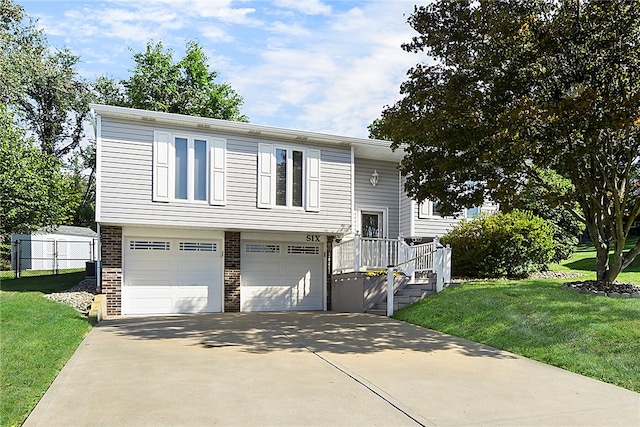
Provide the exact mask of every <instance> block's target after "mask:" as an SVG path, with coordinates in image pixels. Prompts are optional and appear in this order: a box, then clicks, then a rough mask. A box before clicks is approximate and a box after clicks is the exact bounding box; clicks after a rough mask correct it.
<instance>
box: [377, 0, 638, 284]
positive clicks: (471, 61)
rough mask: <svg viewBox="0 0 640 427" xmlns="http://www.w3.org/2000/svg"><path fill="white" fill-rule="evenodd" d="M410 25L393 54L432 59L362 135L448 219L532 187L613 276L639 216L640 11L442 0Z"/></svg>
mask: <svg viewBox="0 0 640 427" xmlns="http://www.w3.org/2000/svg"><path fill="white" fill-rule="evenodd" d="M408 22H409V24H410V25H411V26H412V27H413V28H414V29H415V30H416V31H417V32H418V35H417V36H415V37H414V38H413V39H412V41H411V42H410V43H407V44H405V45H403V49H405V50H406V51H407V52H413V53H421V52H424V53H426V54H427V55H428V56H429V57H431V58H433V59H434V60H435V61H434V60H431V61H426V62H424V63H420V64H418V65H416V66H415V67H413V68H412V69H410V70H409V72H408V80H407V81H406V82H404V83H403V85H402V86H401V94H402V95H403V97H402V99H401V100H399V101H398V102H397V103H396V104H395V105H393V106H388V107H386V108H385V110H384V111H383V114H382V121H381V123H378V124H376V126H375V127H374V129H373V130H374V131H375V133H374V136H378V137H387V138H390V139H392V140H393V141H394V143H393V146H394V148H397V147H399V146H401V145H402V146H404V147H405V149H406V151H407V156H406V157H405V159H404V160H403V162H402V164H401V172H402V174H403V175H404V176H406V179H407V180H406V182H407V184H406V189H407V191H408V193H409V194H410V195H411V196H412V197H414V198H416V199H418V200H423V199H427V198H429V199H436V200H439V201H441V202H442V208H441V210H442V211H443V212H444V213H452V212H455V211H457V210H459V209H460V208H461V207H463V206H472V205H479V204H480V202H481V201H482V199H483V198H484V197H486V196H491V197H492V198H493V199H494V200H497V201H502V200H508V199H509V198H511V197H512V195H513V194H514V193H518V192H520V191H522V189H523V187H524V186H525V185H537V186H541V187H543V188H544V189H545V191H546V192H547V196H548V198H550V199H551V198H552V199H553V200H554V206H562V207H563V209H565V210H566V211H567V212H569V213H571V215H573V216H574V217H575V218H576V219H578V220H579V221H580V222H581V223H583V224H584V225H585V226H586V228H587V231H588V232H589V235H590V237H591V239H592V241H593V243H594V244H595V247H596V252H597V260H596V270H597V278H598V280H599V281H601V282H612V281H614V280H615V279H616V277H617V276H618V274H619V273H620V271H621V270H622V269H624V268H625V267H627V266H628V265H629V264H630V263H631V262H632V261H633V260H634V259H635V257H636V256H637V255H638V253H640V243H638V244H637V245H636V246H634V247H633V248H631V249H630V250H628V251H626V252H625V251H624V245H625V243H626V240H627V236H628V234H629V230H630V228H631V224H632V223H633V220H635V219H637V218H638V217H639V215H640V188H639V187H638V186H637V185H636V184H637V183H638V181H639V180H640V170H639V169H640V137H639V136H640V135H639V131H640V2H636V1H628V0H609V1H598V0H576V1H561V2H558V1H555V0H531V1H518V2H498V1H489V0H481V1H470V0H467V1H458V0H455V1H454V0H441V1H438V2H435V3H433V4H431V5H429V6H422V7H416V8H415V10H414V13H413V14H412V15H411V16H410V17H409V19H408ZM425 59H426V58H425ZM547 173H555V174H557V175H559V176H560V177H562V178H564V179H566V180H568V181H569V182H570V183H571V186H569V187H567V186H560V187H558V186H554V185H553V184H550V183H549V182H547V181H545V175H546V174H547ZM576 204H577V206H579V208H580V209H576ZM610 252H612V254H611V255H612V256H611V261H610V260H609V254H610Z"/></svg>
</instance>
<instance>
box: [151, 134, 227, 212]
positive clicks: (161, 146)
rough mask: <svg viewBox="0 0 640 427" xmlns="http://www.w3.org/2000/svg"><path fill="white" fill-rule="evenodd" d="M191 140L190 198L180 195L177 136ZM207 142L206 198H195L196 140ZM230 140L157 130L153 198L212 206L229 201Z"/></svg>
mask: <svg viewBox="0 0 640 427" xmlns="http://www.w3.org/2000/svg"><path fill="white" fill-rule="evenodd" d="M177 138H182V139H186V140H187V198H186V199H179V198H176V175H175V174H176V157H175V156H176V139H177ZM196 140H198V141H204V142H205V170H206V172H205V199H204V200H197V199H196V198H195V182H196V177H195V175H194V174H195V141H196ZM226 143H227V140H226V139H223V138H215V137H210V136H205V135H201V134H193V133H188V132H165V131H154V144H153V183H152V186H153V193H152V195H153V197H152V200H153V201H154V202H184V203H196V204H197V203H201V204H210V205H225V204H226Z"/></svg>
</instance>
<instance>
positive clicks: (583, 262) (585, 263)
mask: <svg viewBox="0 0 640 427" xmlns="http://www.w3.org/2000/svg"><path fill="white" fill-rule="evenodd" d="M563 265H564V266H565V267H568V268H570V269H572V270H579V271H589V272H595V271H596V258H595V257H592V258H583V259H579V260H576V261H572V262H568V263H566V264H563ZM623 271H624V272H631V273H638V272H640V258H636V259H635V260H634V261H633V262H632V263H631V265H630V266H629V267H627V268H625V269H624V270H623Z"/></svg>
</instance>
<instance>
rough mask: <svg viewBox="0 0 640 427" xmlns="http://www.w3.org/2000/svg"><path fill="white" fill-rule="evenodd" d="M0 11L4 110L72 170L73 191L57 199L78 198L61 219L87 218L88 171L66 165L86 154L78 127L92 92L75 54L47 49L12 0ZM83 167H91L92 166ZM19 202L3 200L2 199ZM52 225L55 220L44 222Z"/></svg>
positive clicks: (90, 204) (89, 212) (4, 0)
mask: <svg viewBox="0 0 640 427" xmlns="http://www.w3.org/2000/svg"><path fill="white" fill-rule="evenodd" d="M0 12H1V15H0V16H1V18H0V25H1V29H2V31H1V32H0V43H1V45H0V75H2V77H3V78H2V79H1V80H2V81H1V82H0V96H1V97H2V101H3V104H4V105H5V106H6V108H7V114H10V115H11V117H12V118H17V122H15V121H13V120H12V121H11V122H10V123H11V125H13V126H20V127H22V128H24V129H27V130H28V131H29V135H30V136H33V137H34V139H35V141H36V142H37V144H38V145H39V146H40V150H41V151H42V152H43V153H44V154H45V157H48V156H52V157H54V158H55V159H56V160H57V162H56V164H57V165H58V166H59V167H60V168H66V169H68V170H69V171H70V172H73V173H74V174H75V175H73V176H72V177H69V174H68V173H67V174H66V175H65V177H68V178H70V179H72V180H73V181H74V182H75V185H74V186H68V187H67V189H68V190H69V191H72V192H77V194H75V193H74V194H68V195H67V196H65V197H63V198H62V199H61V200H74V201H78V200H79V201H80V202H81V203H80V204H78V203H75V202H73V203H71V205H73V206H77V207H78V211H77V212H76V213H75V215H74V216H73V217H70V218H67V219H66V220H65V223H69V222H72V223H74V224H77V225H81V224H82V225H84V224H88V223H92V222H93V210H92V207H93V199H94V193H92V192H90V191H87V189H90V188H92V179H93V173H91V174H90V175H89V176H88V177H87V176H85V175H84V172H83V171H81V170H79V169H78V168H75V169H74V165H73V164H67V162H68V161H69V160H71V159H73V158H75V157H76V156H78V155H80V156H84V157H87V156H85V155H84V153H83V151H84V150H85V149H84V148H83V147H81V145H80V143H81V141H83V140H84V138H85V135H84V129H83V127H84V122H85V120H86V117H87V114H88V111H89V107H88V104H89V101H90V100H91V96H92V94H91V92H90V91H89V90H88V85H87V83H86V82H85V81H84V80H83V79H81V78H80V77H79V76H78V74H77V71H76V67H77V64H78V62H79V58H78V57H77V56H75V55H73V54H72V53H71V52H70V51H69V50H67V49H64V50H53V49H51V48H50V46H49V44H48V42H47V39H46V37H45V36H44V35H43V34H42V32H41V31H40V30H38V29H36V28H35V25H34V23H33V21H32V20H30V19H28V17H27V16H26V15H25V14H24V10H23V8H22V7H21V6H19V5H16V4H15V3H14V2H13V1H10V0H0ZM87 158H90V157H87ZM27 165H35V163H27ZM27 165H25V167H26V166H27ZM76 165H77V163H76ZM84 166H85V167H87V168H89V169H90V170H93V169H92V167H93V166H94V165H93V164H91V163H85V164H84ZM38 170H40V171H42V170H43V169H38ZM32 172H33V171H32ZM21 202H23V201H21V200H12V199H9V200H6V203H7V204H13V203H16V204H19V203H21ZM46 204H47V203H46V202H44V205H45V206H46ZM54 217H55V216H54ZM56 224H59V223H51V224H48V225H56ZM36 225H37V224H36ZM10 231H14V230H10Z"/></svg>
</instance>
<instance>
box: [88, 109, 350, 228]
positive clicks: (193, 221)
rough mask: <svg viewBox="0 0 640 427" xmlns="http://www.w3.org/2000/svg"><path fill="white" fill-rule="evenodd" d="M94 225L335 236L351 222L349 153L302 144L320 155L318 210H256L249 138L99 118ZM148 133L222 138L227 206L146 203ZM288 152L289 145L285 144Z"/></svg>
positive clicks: (254, 146)
mask: <svg viewBox="0 0 640 427" xmlns="http://www.w3.org/2000/svg"><path fill="white" fill-rule="evenodd" d="M101 128H102V138H101V144H100V155H101V168H100V171H99V172H100V182H99V188H98V191H99V192H100V212H99V214H100V222H102V223H105V224H123V225H127V224H131V225H134V224H141V225H148V226H173V227H205V228H217V229H231V230H233V229H235V230H264V231H298V232H313V233H326V234H339V233H342V232H343V231H344V230H345V229H348V228H349V225H350V223H351V202H350V200H351V184H350V180H351V179H350V178H351V151H350V148H349V147H332V146H323V145H313V144H306V143H305V144H304V145H303V144H300V145H299V147H300V148H315V149H320V150H321V169H320V171H321V179H322V182H321V188H320V212H305V211H303V210H301V209H297V210H296V209H287V208H273V209H258V208H257V207H256V204H257V153H258V143H259V142H268V143H274V144H277V143H278V141H271V140H260V139H257V138H253V137H250V136H246V137H244V136H237V135H226V134H222V133H216V132H211V131H208V130H206V131H205V130H200V129H196V128H184V129H182V128H178V127H167V126H160V125H155V124H146V123H141V122H128V121H124V120H116V119H111V118H104V117H103V118H102V126H101ZM154 130H165V131H173V132H177V131H181V132H184V133H188V134H192V135H200V136H203V137H204V136H209V137H214V138H225V139H226V140H227V159H226V160H227V168H226V171H227V177H226V190H227V201H226V205H225V206H210V205H209V204H207V203H205V202H199V203H194V202H182V201H170V202H168V203H161V202H153V201H152V166H153V155H152V154H153V132H154ZM285 145H287V146H294V144H291V143H286V144H285Z"/></svg>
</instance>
